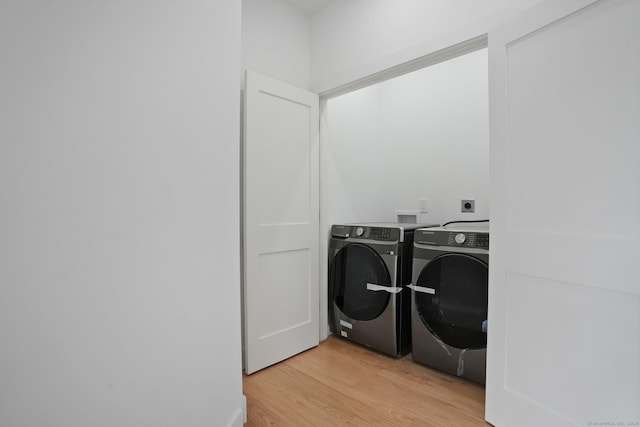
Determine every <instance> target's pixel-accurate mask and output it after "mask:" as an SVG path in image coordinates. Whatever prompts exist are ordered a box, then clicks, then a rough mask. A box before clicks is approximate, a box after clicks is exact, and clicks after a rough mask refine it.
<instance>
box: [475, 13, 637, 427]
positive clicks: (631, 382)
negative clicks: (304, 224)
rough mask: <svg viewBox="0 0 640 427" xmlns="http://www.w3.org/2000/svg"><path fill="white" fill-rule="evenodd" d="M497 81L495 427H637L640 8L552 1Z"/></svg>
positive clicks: (508, 30)
mask: <svg viewBox="0 0 640 427" xmlns="http://www.w3.org/2000/svg"><path fill="white" fill-rule="evenodd" d="M489 76H490V77H489V79H490V113H491V191H492V192H491V203H492V204H491V239H492V240H491V251H492V252H491V265H490V296H489V336H488V338H489V342H488V351H489V353H488V362H487V394H486V418H487V420H488V421H489V422H490V423H492V424H494V425H497V426H536V427H538V426H565V425H579V426H588V425H624V426H628V425H638V422H640V1H638V0H626V1H625V0H602V1H593V0H592V1H588V0H563V1H555V0H553V1H548V2H545V3H543V4H541V5H540V6H539V7H536V8H534V9H531V10H530V11H529V12H527V13H525V14H523V15H521V16H520V17H519V18H517V19H516V20H514V21H512V22H510V23H509V25H507V26H505V27H504V28H501V29H499V30H496V31H495V32H490V33H489ZM605 423H607V424H605Z"/></svg>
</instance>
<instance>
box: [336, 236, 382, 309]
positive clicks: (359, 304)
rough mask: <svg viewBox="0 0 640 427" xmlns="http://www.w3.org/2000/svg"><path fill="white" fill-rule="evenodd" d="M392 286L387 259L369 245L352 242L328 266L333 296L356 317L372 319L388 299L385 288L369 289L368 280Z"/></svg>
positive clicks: (340, 307) (340, 305)
mask: <svg viewBox="0 0 640 427" xmlns="http://www.w3.org/2000/svg"><path fill="white" fill-rule="evenodd" d="M368 283H371V284H374V285H383V286H391V277H390V276H389V270H387V266H386V265H385V264H384V261H383V260H382V258H381V257H380V255H378V253H377V252H375V251H374V250H373V249H371V248H370V247H369V246H366V245H363V244H360V243H352V244H349V245H347V246H345V247H343V248H342V249H340V250H339V251H338V253H337V254H336V256H335V257H334V259H333V262H332V263H331V267H330V268H329V288H330V290H331V295H330V297H331V299H332V300H333V301H334V302H335V303H336V305H337V306H338V308H339V309H340V311H342V312H343V313H344V314H345V315H346V316H348V317H350V318H351V319H354V320H373V319H375V318H376V317H378V316H380V314H382V312H383V311H384V309H385V308H386V307H387V304H388V303H389V299H390V294H389V293H388V292H385V291H371V290H367V284H368Z"/></svg>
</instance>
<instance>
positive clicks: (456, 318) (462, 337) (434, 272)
mask: <svg viewBox="0 0 640 427" xmlns="http://www.w3.org/2000/svg"><path fill="white" fill-rule="evenodd" d="M488 281H489V229H488V228H479V227H455V228H447V227H440V228H431V229H419V230H416V231H415V238H414V248H413V269H412V284H411V285H410V286H409V287H410V288H411V301H412V313H411V330H412V347H413V349H412V352H413V354H412V357H413V360H414V361H415V362H418V363H420V364H423V365H427V366H430V367H433V368H436V369H440V370H442V371H445V372H448V373H451V374H453V375H457V376H459V377H463V378H466V379H469V380H471V381H474V382H477V383H480V384H484V383H485V366H486V357H487V303H488Z"/></svg>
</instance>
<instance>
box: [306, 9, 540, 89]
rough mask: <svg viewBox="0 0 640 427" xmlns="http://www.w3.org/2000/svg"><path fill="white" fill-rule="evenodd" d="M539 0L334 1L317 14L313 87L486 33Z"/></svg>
mask: <svg viewBox="0 0 640 427" xmlns="http://www.w3.org/2000/svg"><path fill="white" fill-rule="evenodd" d="M539 2H540V0H484V1H477V0H456V1H451V0H430V1H424V0H402V1H397V0H350V1H334V2H332V3H330V4H329V5H328V6H327V7H326V8H324V9H322V10H321V11H319V12H318V13H316V14H314V15H313V17H312V27H311V52H312V56H311V70H312V81H311V88H312V89H313V90H314V91H316V92H318V93H322V92H325V91H328V90H331V89H334V88H335V87H336V86H339V85H344V84H348V83H350V82H352V81H354V80H357V79H361V78H363V77H365V76H367V75H370V74H373V73H376V72H380V71H383V70H385V69H387V68H390V67H393V66H396V65H398V64H401V63H403V62H406V61H410V60H412V59H415V58H417V57H420V56H423V55H427V54H430V53H432V52H434V51H436V50H439V49H444V48H447V47H449V46H450V45H452V44H455V43H459V42H462V41H465V40H467V39H470V38H473V37H476V36H478V35H481V34H486V33H487V31H488V30H489V29H490V28H492V27H493V26H495V25H498V24H500V23H502V22H504V21H505V20H506V19H508V18H510V17H513V16H515V15H517V14H518V13H520V12H521V11H522V10H525V9H527V8H529V7H531V6H532V5H534V4H537V3H539Z"/></svg>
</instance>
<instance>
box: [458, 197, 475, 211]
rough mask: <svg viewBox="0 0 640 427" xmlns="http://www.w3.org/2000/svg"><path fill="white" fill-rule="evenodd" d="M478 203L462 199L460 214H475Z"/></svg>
mask: <svg viewBox="0 0 640 427" xmlns="http://www.w3.org/2000/svg"><path fill="white" fill-rule="evenodd" d="M475 211H476V201H475V200H473V199H462V200H461V202H460V212H475Z"/></svg>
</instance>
